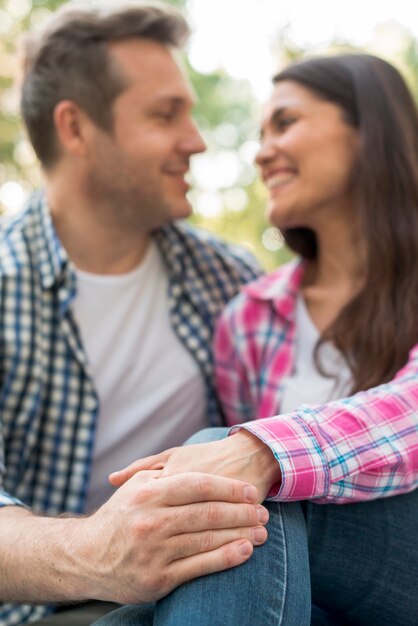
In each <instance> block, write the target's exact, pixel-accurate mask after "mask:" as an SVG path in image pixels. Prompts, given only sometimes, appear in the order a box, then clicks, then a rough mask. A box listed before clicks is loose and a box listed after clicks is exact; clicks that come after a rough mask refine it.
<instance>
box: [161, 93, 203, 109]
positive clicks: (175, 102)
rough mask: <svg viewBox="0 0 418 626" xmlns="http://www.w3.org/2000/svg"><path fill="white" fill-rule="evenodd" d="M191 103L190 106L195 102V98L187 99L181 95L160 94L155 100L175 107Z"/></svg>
mask: <svg viewBox="0 0 418 626" xmlns="http://www.w3.org/2000/svg"><path fill="white" fill-rule="evenodd" d="M189 102H190V103H191V104H192V106H193V105H194V104H195V100H194V99H189V98H185V97H183V96H170V95H167V96H161V97H160V98H158V99H157V100H156V101H155V104H156V105H158V104H170V105H172V106H174V107H175V108H178V107H182V106H184V105H185V104H188V103H189Z"/></svg>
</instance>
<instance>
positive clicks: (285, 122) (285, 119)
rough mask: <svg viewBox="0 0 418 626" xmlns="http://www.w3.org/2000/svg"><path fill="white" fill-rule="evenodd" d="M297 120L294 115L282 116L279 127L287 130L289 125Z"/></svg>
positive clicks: (278, 121) (278, 122)
mask: <svg viewBox="0 0 418 626" xmlns="http://www.w3.org/2000/svg"><path fill="white" fill-rule="evenodd" d="M295 122H296V118H294V117H282V118H281V119H280V120H277V128H278V129H279V130H286V128H288V127H289V126H291V125H292V124H294V123H295Z"/></svg>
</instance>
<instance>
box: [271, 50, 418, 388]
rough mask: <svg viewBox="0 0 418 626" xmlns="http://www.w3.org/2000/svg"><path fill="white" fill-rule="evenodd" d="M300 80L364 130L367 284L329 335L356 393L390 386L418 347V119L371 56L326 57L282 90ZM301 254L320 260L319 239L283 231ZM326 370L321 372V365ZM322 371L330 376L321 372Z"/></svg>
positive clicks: (360, 189) (294, 73)
mask: <svg viewBox="0 0 418 626" xmlns="http://www.w3.org/2000/svg"><path fill="white" fill-rule="evenodd" d="M284 80H291V81H295V82H297V83H299V84H301V85H303V86H304V87H306V88H308V89H311V90H312V91H313V92H314V93H315V94H316V95H317V96H318V97H320V98H322V99H324V100H327V101H330V102H334V103H335V104H337V105H339V106H340V107H341V109H342V111H343V115H344V119H345V120H346V121H347V123H348V124H351V125H352V126H354V127H356V128H358V130H359V134H360V149H359V155H358V160H357V163H356V167H355V171H354V172H353V183H354V190H355V198H356V208H357V210H358V214H359V218H360V224H361V228H362V232H363V233H364V239H365V242H366V256H367V268H366V279H365V283H364V286H363V288H362V290H361V292H360V293H358V294H357V295H356V296H355V297H354V298H353V299H352V300H351V301H350V302H349V303H348V304H347V305H346V306H345V307H344V308H343V309H342V310H341V312H340V314H339V315H338V317H337V319H336V320H335V321H334V322H333V323H332V324H331V325H330V326H329V327H328V328H327V329H326V330H325V331H324V332H323V333H322V335H321V338H320V340H319V342H318V345H317V350H316V357H317V364H318V366H319V367H320V361H319V360H318V354H319V353H318V348H319V347H320V346H321V345H322V343H323V342H325V341H331V342H333V343H334V345H335V346H336V347H337V348H338V349H339V350H340V351H341V352H342V354H343V355H344V358H345V359H346V361H347V363H348V365H349V367H350V369H351V372H352V376H353V389H352V391H353V392H356V391H360V390H363V389H369V388H371V387H374V386H376V385H379V384H382V383H384V382H387V381H389V380H391V379H392V378H393V377H394V375H395V374H396V372H398V371H399V369H401V367H402V366H403V365H405V363H406V361H407V359H408V353H409V351H410V349H411V348H412V347H413V346H414V345H415V344H417V343H418V114H417V109H416V106H415V103H414V101H413V98H412V96H411V94H410V92H409V90H408V88H407V86H406V84H405V82H404V80H403V78H402V77H401V75H400V74H399V72H398V71H397V70H396V69H395V68H394V67H393V66H392V65H390V64H389V63H387V62H386V61H383V60H382V59H379V58H377V57H374V56H371V55H366V54H347V55H341V56H334V57H319V58H314V59H309V60H305V61H301V62H299V63H297V64H295V65H292V66H290V67H288V68H286V69H285V70H283V71H282V72H280V73H279V74H278V75H277V76H275V78H274V81H273V82H274V83H277V82H279V81H284ZM283 236H284V238H285V240H286V242H287V244H288V245H289V247H290V248H292V249H293V250H294V251H295V252H297V253H298V254H300V255H301V256H302V257H304V258H306V259H315V258H316V254H317V242H316V238H315V234H314V233H313V232H312V231H310V230H307V229H303V228H296V229H289V230H285V231H284V232H283ZM320 369H321V367H320ZM321 371H322V370H321Z"/></svg>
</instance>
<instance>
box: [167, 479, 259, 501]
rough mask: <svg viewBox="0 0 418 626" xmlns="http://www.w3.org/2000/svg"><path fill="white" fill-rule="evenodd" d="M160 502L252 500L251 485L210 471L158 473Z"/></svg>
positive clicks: (252, 490) (254, 494)
mask: <svg viewBox="0 0 418 626" xmlns="http://www.w3.org/2000/svg"><path fill="white" fill-rule="evenodd" d="M158 485H159V488H160V490H161V498H162V503H163V504H166V505H168V506H179V505H182V504H192V503H195V502H210V501H219V502H256V501H257V497H258V491H257V489H256V488H255V487H254V485H252V484H250V483H246V482H243V481H241V480H236V479H234V478H226V477H225V476H215V475H214V474H202V473H200V472H187V473H184V474H176V475H175V476H162V477H161V478H160V479H159V481H158Z"/></svg>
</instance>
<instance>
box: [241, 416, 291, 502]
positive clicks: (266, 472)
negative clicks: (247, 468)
mask: <svg viewBox="0 0 418 626" xmlns="http://www.w3.org/2000/svg"><path fill="white" fill-rule="evenodd" d="M230 438H231V439H232V440H234V443H235V444H236V445H237V446H239V448H240V450H241V452H242V453H244V454H245V455H247V457H248V462H249V463H251V465H253V467H254V473H255V475H256V477H257V478H256V480H257V483H255V482H254V484H256V487H257V488H258V490H259V496H260V498H261V499H262V500H264V499H265V497H266V496H267V494H268V493H269V491H270V490H271V488H272V487H273V485H280V483H281V471H280V465H279V463H278V462H277V460H276V458H275V456H274V454H273V452H272V450H271V448H270V447H269V446H268V445H267V444H266V443H264V441H263V440H262V439H260V438H259V437H257V436H256V435H254V434H253V433H252V432H251V431H249V430H247V429H245V428H240V429H239V430H237V431H235V432H234V433H233V434H232V435H231V436H230Z"/></svg>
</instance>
